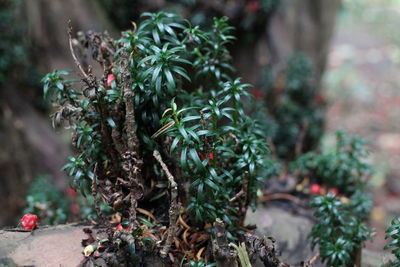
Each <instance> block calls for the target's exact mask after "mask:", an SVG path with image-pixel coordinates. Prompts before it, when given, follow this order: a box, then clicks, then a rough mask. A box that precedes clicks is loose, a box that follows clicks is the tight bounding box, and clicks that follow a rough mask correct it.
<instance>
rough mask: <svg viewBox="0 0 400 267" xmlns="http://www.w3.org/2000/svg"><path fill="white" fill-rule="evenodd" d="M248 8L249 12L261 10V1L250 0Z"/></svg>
mask: <svg viewBox="0 0 400 267" xmlns="http://www.w3.org/2000/svg"><path fill="white" fill-rule="evenodd" d="M246 9H247V10H248V11H249V12H257V11H258V10H260V3H258V1H250V2H248V3H247V5H246Z"/></svg>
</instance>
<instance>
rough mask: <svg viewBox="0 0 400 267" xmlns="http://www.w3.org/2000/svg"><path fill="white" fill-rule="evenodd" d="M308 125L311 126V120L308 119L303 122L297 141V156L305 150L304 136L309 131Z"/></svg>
mask: <svg viewBox="0 0 400 267" xmlns="http://www.w3.org/2000/svg"><path fill="white" fill-rule="evenodd" d="M308 127H309V122H308V121H307V120H306V121H304V122H303V124H302V127H301V132H300V135H299V138H298V139H297V142H296V147H295V156H296V157H298V156H300V154H301V151H302V150H303V144H304V138H305V137H306V134H307V132H308Z"/></svg>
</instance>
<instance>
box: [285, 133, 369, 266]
mask: <svg viewBox="0 0 400 267" xmlns="http://www.w3.org/2000/svg"><path fill="white" fill-rule="evenodd" d="M363 144H364V141H362V140H361V139H360V138H357V137H350V136H348V135H346V134H345V133H344V132H342V131H339V132H337V133H336V146H335V147H334V148H331V149H327V151H324V152H322V153H315V152H310V153H307V154H304V155H302V156H300V158H298V159H297V160H296V161H295V162H293V163H292V165H291V168H292V171H295V172H297V173H299V174H300V175H303V176H307V177H310V179H311V180H314V181H316V182H318V184H312V185H311V186H310V191H311V193H312V194H314V195H316V194H318V195H321V196H315V197H313V199H312V203H311V206H312V207H314V208H316V211H315V213H314V216H315V217H316V218H318V219H319V222H318V223H317V224H316V225H315V226H314V227H313V229H312V231H311V235H310V236H311V238H312V246H313V247H315V245H317V244H318V245H319V249H320V256H321V258H322V259H323V260H324V261H326V262H327V264H328V266H343V265H352V264H355V263H357V264H358V265H359V262H357V261H359V255H357V254H358V253H359V251H360V249H361V248H362V246H363V245H364V243H365V241H366V240H367V239H369V238H370V236H371V233H372V231H371V230H370V229H369V228H368V227H367V226H366V224H365V223H364V222H365V221H366V220H367V219H368V216H369V213H370V211H371V208H372V200H371V197H370V195H369V194H367V193H366V192H365V189H366V187H367V178H368V174H369V173H370V172H371V168H370V166H369V165H368V164H367V163H366V162H365V157H366V156H367V155H368V151H367V150H366V149H365V148H364V146H363ZM321 185H323V186H321Z"/></svg>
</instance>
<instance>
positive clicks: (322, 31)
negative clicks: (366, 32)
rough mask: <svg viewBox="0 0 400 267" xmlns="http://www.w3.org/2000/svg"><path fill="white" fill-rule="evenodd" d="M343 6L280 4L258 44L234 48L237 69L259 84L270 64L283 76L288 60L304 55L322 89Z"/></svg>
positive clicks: (289, 0)
mask: <svg viewBox="0 0 400 267" xmlns="http://www.w3.org/2000/svg"><path fill="white" fill-rule="evenodd" d="M340 3H341V0H302V1H293V0H281V1H280V4H279V5H278V8H277V9H276V10H275V11H274V12H273V13H272V16H271V18H270V19H269V22H268V23H267V24H266V25H265V28H264V32H263V33H262V34H260V38H259V39H258V41H257V42H254V43H244V42H240V40H239V42H238V43H237V45H235V48H234V55H233V58H234V60H235V63H236V64H235V65H236V67H237V69H238V70H239V72H240V73H241V74H242V75H243V77H245V78H246V79H247V80H249V81H251V82H253V83H256V82H258V81H259V79H260V74H261V71H262V69H263V68H264V67H265V66H266V65H267V64H271V65H272V66H273V68H274V70H275V72H280V71H282V70H283V69H284V68H285V66H286V63H287V60H288V58H289V57H290V56H292V55H293V53H294V52H298V51H301V52H304V53H306V54H307V55H308V56H309V57H310V58H311V60H312V62H313V63H314V65H315V71H316V72H315V77H314V78H315V81H316V85H317V86H319V85H320V84H321V78H322V75H323V73H324V70H325V65H326V60H327V55H328V50H329V43H330V40H331V37H332V34H333V30H334V25H335V18H336V15H337V11H338V9H339V7H340Z"/></svg>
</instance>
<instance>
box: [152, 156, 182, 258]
mask: <svg viewBox="0 0 400 267" xmlns="http://www.w3.org/2000/svg"><path fill="white" fill-rule="evenodd" d="M153 156H154V158H155V159H156V160H157V161H158V163H160V165H161V168H162V169H163V171H164V172H165V174H166V175H167V178H168V180H169V182H170V184H171V205H170V207H169V228H168V234H167V239H166V240H165V244H164V247H163V248H162V250H161V252H160V254H161V256H162V257H166V256H167V255H168V252H169V250H170V248H171V245H172V241H173V238H174V234H175V231H176V226H177V220H178V216H179V210H180V204H179V203H178V184H177V183H176V182H175V179H174V176H173V175H172V174H171V172H170V171H169V170H168V167H167V165H166V164H165V163H164V161H163V160H162V158H161V154H160V152H158V151H157V150H154V152H153Z"/></svg>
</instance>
